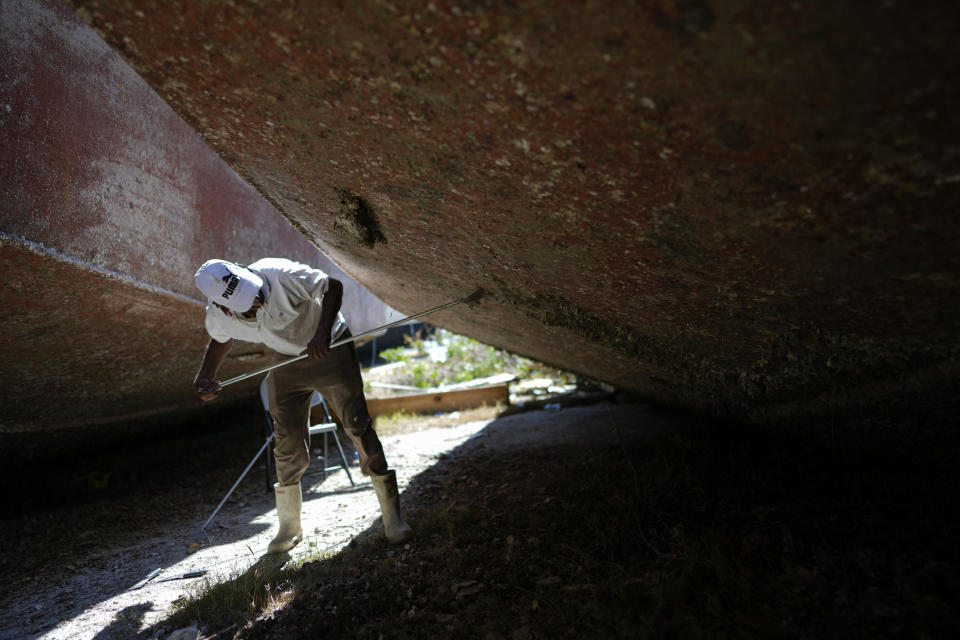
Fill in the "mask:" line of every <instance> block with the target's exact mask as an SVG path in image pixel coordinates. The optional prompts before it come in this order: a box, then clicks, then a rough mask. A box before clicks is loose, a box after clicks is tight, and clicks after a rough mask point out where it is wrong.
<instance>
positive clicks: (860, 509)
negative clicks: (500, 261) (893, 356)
mask: <svg viewBox="0 0 960 640" xmlns="http://www.w3.org/2000/svg"><path fill="white" fill-rule="evenodd" d="M552 409H553V410H543V409H539V408H537V409H535V410H531V411H525V412H521V413H515V414H512V415H500V416H497V415H493V413H492V412H489V411H487V412H486V413H483V412H480V413H473V414H471V413H470V412H462V413H461V414H459V415H456V416H449V415H448V416H437V417H432V418H428V419H418V420H413V421H408V422H406V423H399V424H397V423H394V424H389V425H388V424H385V429H384V434H383V440H384V444H385V447H386V450H387V452H388V455H389V457H390V461H391V465H392V466H393V467H394V468H395V469H397V472H398V477H399V480H400V485H401V492H402V497H401V502H402V505H403V508H404V511H405V513H406V515H407V519H408V520H409V522H410V523H411V525H412V526H413V527H414V529H415V532H416V533H415V537H414V538H413V539H412V540H411V541H410V542H409V543H406V544H404V545H400V546H390V545H388V544H387V543H386V542H385V541H384V540H383V539H382V538H381V537H380V534H379V531H380V528H379V522H378V519H377V516H378V512H377V505H376V499H375V496H374V494H373V491H372V488H371V487H370V484H369V481H368V480H366V479H364V478H361V477H360V476H359V474H358V473H357V472H356V471H355V470H352V473H353V480H354V481H356V485H353V484H351V482H350V481H349V479H348V478H347V476H346V474H345V473H344V472H343V471H342V470H338V471H335V472H332V473H331V474H329V475H328V476H327V477H326V478H324V477H323V474H322V472H321V470H320V468H319V467H320V465H319V464H317V463H316V462H315V463H314V465H313V466H312V467H311V470H310V471H309V472H308V476H307V477H306V478H305V484H304V486H305V495H304V531H305V540H304V541H303V542H302V543H301V544H300V545H298V546H297V547H295V548H294V550H293V551H292V553H291V554H289V555H288V556H287V555H285V556H281V557H279V559H278V558H273V559H266V558H264V557H262V555H261V554H262V551H263V549H264V548H265V546H266V543H267V541H269V539H270V538H271V537H272V535H273V530H274V527H275V512H274V511H273V508H274V504H273V498H272V494H270V493H268V492H267V491H266V490H265V487H266V479H265V472H264V468H263V466H262V465H261V464H259V463H258V464H257V465H255V466H254V468H253V469H252V470H251V472H250V475H249V476H248V477H247V478H246V479H245V480H244V482H243V483H241V484H240V486H239V488H238V490H237V492H236V493H235V494H234V496H233V497H232V498H231V499H230V500H229V501H228V502H227V503H226V505H225V506H224V508H223V510H222V511H221V512H220V513H219V514H218V516H217V518H216V519H215V520H214V521H213V522H212V523H211V525H210V526H209V527H208V532H209V538H208V537H207V536H205V535H203V534H201V533H200V532H199V531H198V529H199V527H200V525H201V524H203V522H204V521H205V520H206V519H207V517H209V515H210V513H211V512H212V510H213V508H214V507H215V506H216V505H217V503H218V502H219V501H220V499H221V498H222V496H223V494H224V493H225V491H226V490H227V489H228V488H229V487H230V485H231V484H232V483H233V481H234V480H235V479H236V477H237V476H238V475H239V473H240V472H241V471H242V470H243V468H244V466H245V465H246V464H247V462H248V461H249V459H250V458H251V457H252V455H253V453H254V452H255V451H256V450H257V448H258V447H259V446H260V444H261V443H262V440H260V441H258V438H259V437H260V431H259V429H261V428H262V426H261V425H259V424H258V422H257V420H256V419H255V418H256V417H255V416H251V417H250V419H249V420H248V421H247V423H246V424H242V423H241V424H235V425H223V426H220V427H219V428H212V429H211V431H210V432H208V433H202V434H196V435H193V436H190V437H186V438H183V439H181V440H180V441H179V442H165V443H155V446H154V447H152V451H151V452H150V454H149V455H146V454H144V455H142V456H137V455H133V454H129V455H127V456H125V457H122V459H124V460H126V462H125V463H123V464H120V463H118V462H116V460H117V458H118V457H117V456H115V455H114V456H106V457H105V458H104V459H103V460H100V461H88V464H86V465H85V466H84V465H80V466H77V467H75V468H73V469H70V470H63V472H62V474H61V477H60V478H59V479H60V480H61V482H62V484H63V487H64V488H63V493H64V497H65V499H64V500H63V501H62V504H60V505H57V504H50V503H49V501H46V502H45V503H44V502H43V501H38V502H37V504H34V505H32V506H31V504H27V503H23V502H22V503H20V504H19V505H18V506H17V508H16V509H8V513H5V515H4V520H3V527H2V531H3V533H2V534H0V545H2V546H0V549H2V551H3V554H2V558H3V566H2V569H3V571H2V573H0V576H2V577H0V593H2V607H0V638H4V639H6V638H11V639H12V638H17V639H20V638H95V639H97V640H107V639H112V638H132V637H139V638H155V639H158V640H174V639H176V640H194V639H195V638H204V639H211V638H319V637H326V638H347V637H349V638H424V637H456V636H460V637H464V638H489V639H491V640H496V639H500V638H510V639H516V640H522V639H527V638H594V637H597V638H599V637H604V638H609V637H618V638H621V637H622V638H633V637H683V638H687V637H691V638H696V637H758V638H759V637H763V638H769V637H789V638H805V637H816V638H823V637H837V638H840V637H843V638H851V637H864V638H866V637H871V638H875V637H909V638H947V637H955V635H956V632H957V631H958V630H960V624H958V614H957V613H956V612H957V611H958V610H960V607H958V604H960V602H958V593H960V589H958V578H957V576H958V572H957V568H958V567H960V561H958V560H960V558H958V552H957V549H956V545H955V540H956V534H957V526H956V524H957V522H956V520H957V518H956V513H957V512H958V511H957V506H958V504H957V502H958V501H957V498H956V495H955V491H954V489H953V488H954V487H955V486H958V485H957V482H956V480H957V479H958V478H957V477H956V476H957V471H956V470H955V467H956V464H955V462H956V448H955V447H941V448H937V450H936V452H935V454H933V455H931V454H929V453H926V452H925V453H924V455H923V456H922V457H920V456H919V454H917V455H914V453H912V452H910V451H909V450H907V449H906V448H903V447H900V448H898V449H895V450H886V451H880V452H875V451H869V452H868V451H865V450H864V449H863V448H862V447H860V446H859V445H856V444H843V445H841V444H839V443H834V444H832V445H829V446H826V445H823V444H822V443H820V444H817V443H810V442H804V441H798V440H795V439H790V438H772V437H768V436H760V435H758V434H753V433H743V432H740V431H738V430H735V429H731V428H730V427H729V426H725V427H724V428H723V429H722V430H716V429H714V428H712V426H711V425H705V424H704V423H703V422H702V421H700V420H697V419H694V418H690V417H687V416H683V415H680V414H674V413H671V412H668V411H664V410H660V409H657V408H655V407H651V406H648V405H643V404H630V403H624V404H617V403H612V402H601V403H598V404H593V405H588V406H566V407H562V408H560V409H556V408H553V407H552ZM718 434H722V435H718ZM108 460H109V461H113V466H112V467H110V466H109V465H108V464H107V461H108ZM353 469H355V468H353ZM67 478H70V480H69V481H68V480H67ZM71 483H72V484H71ZM78 485H81V486H79V487H78ZM71 486H72V487H73V489H70V487H71ZM54 491H56V489H54ZM71 496H72V497H71ZM68 497H69V498H70V499H69V500H68V499H66V498H68ZM157 568H160V569H161V572H160V574H159V575H158V576H156V578H155V579H154V580H153V581H151V582H150V583H148V584H147V585H146V586H144V587H142V588H140V589H136V590H131V589H130V587H131V586H132V585H133V584H134V583H136V582H137V581H138V580H141V579H142V578H144V577H145V576H147V574H148V573H150V572H151V571H152V570H154V569H157ZM198 570H203V571H206V574H205V575H204V576H203V577H200V578H192V579H189V578H188V579H177V576H180V575H182V574H184V573H188V572H190V571H198ZM171 578H172V579H171ZM161 580H165V581H161Z"/></svg>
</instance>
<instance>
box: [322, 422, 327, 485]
mask: <svg viewBox="0 0 960 640" xmlns="http://www.w3.org/2000/svg"><path fill="white" fill-rule="evenodd" d="M322 466H323V479H324V480H326V479H327V432H326V431H324V432H323V465H322Z"/></svg>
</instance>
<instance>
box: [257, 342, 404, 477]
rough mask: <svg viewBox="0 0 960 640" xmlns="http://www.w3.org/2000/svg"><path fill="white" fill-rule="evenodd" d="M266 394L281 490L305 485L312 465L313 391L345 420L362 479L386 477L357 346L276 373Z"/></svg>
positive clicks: (305, 360)
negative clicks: (309, 422) (304, 478)
mask: <svg viewBox="0 0 960 640" xmlns="http://www.w3.org/2000/svg"><path fill="white" fill-rule="evenodd" d="M346 336H349V333H347V334H345V337H346ZM267 390H268V393H269V394H270V416H271V417H272V418H273V428H274V433H275V438H274V458H275V459H276V461H277V482H278V483H279V484H280V485H290V484H296V483H297V482H300V477H301V476H303V474H304V472H305V471H306V470H307V466H308V465H309V464H310V432H309V431H308V427H307V420H308V414H309V410H310V397H311V396H312V395H313V392H314V390H316V391H319V392H320V395H322V396H323V397H324V399H325V400H326V401H327V406H328V407H330V409H331V410H332V411H333V412H334V413H336V415H337V416H338V417H339V418H340V420H341V426H342V427H343V430H344V431H345V432H346V433H347V435H348V436H349V437H350V440H351V441H353V446H354V447H356V449H357V454H358V456H359V458H360V470H361V471H362V472H363V474H364V475H370V474H371V473H373V474H377V475H382V474H384V473H386V472H387V460H386V458H385V457H384V454H383V445H381V444H380V438H379V437H377V432H376V431H374V429H373V420H372V419H371V418H370V414H369V413H368V412H367V400H366V398H365V397H364V395H363V379H362V378H361V377H360V360H359V359H358V358H357V350H356V347H355V346H354V345H353V343H349V344H345V345H342V346H339V347H337V348H336V349H332V350H331V351H330V352H329V353H328V354H327V355H326V356H324V357H322V358H319V359H317V360H313V359H311V358H304V359H303V360H299V361H297V362H294V363H293V364H288V365H286V366H284V367H280V368H277V369H274V370H273V371H271V372H270V375H269V376H268V377H267Z"/></svg>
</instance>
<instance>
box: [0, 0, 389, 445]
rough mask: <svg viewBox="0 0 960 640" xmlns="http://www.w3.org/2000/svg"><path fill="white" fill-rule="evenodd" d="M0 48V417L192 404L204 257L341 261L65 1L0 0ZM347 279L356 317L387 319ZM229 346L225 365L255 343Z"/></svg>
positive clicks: (51, 420)
mask: <svg viewBox="0 0 960 640" xmlns="http://www.w3.org/2000/svg"><path fill="white" fill-rule="evenodd" d="M0 59H2V60H3V67H2V70H0V74H2V75H0V79H2V82H0V168H2V171H0V194H2V199H0V200H2V206H0V244H2V248H0V256H2V258H0V259H2V265H3V279H4V288H5V291H6V292H7V295H5V296H4V303H3V305H2V306H0V323H2V325H3V326H4V337H3V340H2V354H0V359H2V362H3V366H2V372H0V376H2V392H0V405H2V407H3V410H2V425H0V432H3V433H16V432H29V431H35V430H49V429H70V428H74V427H82V426H84V425H93V424H106V423H117V424H120V423H122V422H124V421H128V422H130V421H131V420H132V421H134V422H135V421H136V419H137V417H138V416H149V415H157V414H161V413H164V412H169V411H175V412H183V411H192V410H193V409H194V408H195V407H196V405H197V404H198V401H197V399H196V397H195V394H194V393H193V391H192V388H191V382H192V378H193V375H194V373H195V372H196V369H197V367H198V365H199V361H200V358H201V357H202V354H203V348H204V345H205V344H206V341H207V338H206V337H205V333H204V329H203V305H202V301H201V300H200V295H199V292H198V291H196V289H195V287H194V285H193V278H192V276H193V273H194V271H195V270H196V268H197V266H199V265H200V264H201V263H202V262H203V261H204V260H206V259H207V258H210V257H223V258H228V259H234V260H237V261H239V262H245V261H251V260H253V259H256V258H259V257H263V256H270V255H280V256H285V257H290V258H293V259H298V260H302V261H304V262H309V263H312V264H315V265H317V266H320V267H323V268H325V269H327V270H328V271H330V272H332V273H334V274H335V275H338V276H341V277H343V275H344V274H343V272H342V271H341V270H340V269H339V268H337V267H336V266H335V265H334V264H333V263H332V262H331V261H330V260H329V259H328V258H326V257H324V256H323V255H322V254H320V253H319V252H318V251H317V249H316V247H314V246H313V245H312V244H311V243H310V242H309V241H307V240H306V239H304V238H303V236H302V235H301V234H300V233H299V232H298V231H297V230H296V229H294V228H293V227H292V226H291V225H290V223H289V222H288V221H287V220H286V219H285V218H283V217H282V216H281V215H279V214H278V213H277V212H276V210H275V209H273V207H272V206H271V205H270V204H269V203H268V202H266V201H265V200H264V199H263V198H262V197H261V196H260V195H259V194H258V193H257V192H256V191H255V190H254V189H252V188H251V187H250V186H249V185H247V184H246V183H245V182H244V181H243V180H242V179H240V178H239V177H238V176H237V175H236V173H235V172H234V171H232V170H231V169H230V167H229V166H228V165H227V164H226V163H224V162H223V161H222V160H221V159H220V158H219V157H218V156H217V154H216V153H214V152H213V151H212V150H211V149H210V148H209V147H208V146H207V145H206V144H205V143H204V142H203V140H202V139H201V138H200V137H199V136H198V135H197V134H196V132H194V130H193V129H192V128H191V127H190V126H189V125H187V124H186V123H185V122H184V121H183V120H182V119H181V118H180V117H179V116H178V115H177V114H176V113H175V112H174V111H173V110H172V109H170V107H169V106H168V105H167V104H166V103H164V101H163V100H162V99H160V97H159V96H157V94H156V93H155V92H154V91H153V90H152V89H151V88H150V87H149V86H148V85H147V84H146V83H145V82H144V81H143V80H142V79H141V78H140V77H139V76H138V75H137V74H136V73H135V72H134V71H133V70H132V69H130V67H129V66H128V65H127V64H126V63H125V62H124V61H123V60H122V58H120V56H118V55H117V54H116V53H115V52H114V51H113V50H112V49H111V48H110V47H109V46H108V45H107V44H106V43H104V42H103V40H102V39H101V38H100V37H99V36H97V34H96V33H95V32H94V31H93V30H92V29H91V28H90V27H89V26H88V25H87V24H86V23H84V22H83V21H82V20H80V19H79V18H78V17H77V16H76V14H75V13H74V11H73V10H72V9H71V8H69V7H68V6H65V5H63V4H60V3H55V2H4V3H3V4H2V5H0ZM346 287H347V296H346V298H347V299H346V303H345V311H346V312H347V314H348V315H349V316H350V319H351V321H352V322H353V323H354V326H355V327H357V328H359V329H367V328H371V327H374V326H378V325H380V324H382V323H383V322H384V321H385V320H386V319H387V317H388V314H389V313H390V311H391V310H390V309H389V308H388V307H386V306H385V305H384V304H383V303H382V302H380V301H379V300H377V299H376V298H375V297H374V296H373V295H372V294H370V293H369V292H368V291H366V290H365V289H363V288H362V287H360V286H359V285H357V284H356V283H355V282H353V281H352V280H350V279H347V282H346ZM233 356H234V357H232V358H231V359H230V360H229V361H228V363H227V364H226V366H225V370H224V372H223V373H224V375H225V376H229V375H236V374H238V373H241V372H243V371H246V370H249V369H250V368H251V367H253V366H256V365H258V364H262V363H265V362H267V361H268V357H269V356H268V355H267V354H266V353H265V350H264V349H263V348H262V347H254V346H252V345H239V346H238V347H237V348H236V349H235V353H234V354H233ZM254 384H255V383H254ZM247 387H248V388H246V389H243V388H241V389H238V390H237V391H232V392H231V394H232V395H234V396H237V395H241V394H243V393H248V394H249V393H251V392H252V388H250V385H247Z"/></svg>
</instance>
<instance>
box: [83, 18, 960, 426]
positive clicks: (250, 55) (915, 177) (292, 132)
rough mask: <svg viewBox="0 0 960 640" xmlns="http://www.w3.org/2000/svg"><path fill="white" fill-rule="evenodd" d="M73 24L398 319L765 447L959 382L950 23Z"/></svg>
mask: <svg viewBox="0 0 960 640" xmlns="http://www.w3.org/2000/svg"><path fill="white" fill-rule="evenodd" d="M72 4H73V6H74V7H76V8H77V10H78V13H79V14H80V15H81V16H82V17H84V19H86V20H88V21H90V23H91V24H92V25H94V27H95V28H96V29H97V30H98V32H99V33H101V34H102V35H103V36H104V38H105V39H106V40H107V41H108V42H109V43H110V44H111V45H112V46H113V47H115V48H116V50H118V51H119V52H121V53H122V54H123V56H124V57H125V58H126V59H127V60H128V61H130V62H131V64H132V65H133V67H134V68H135V69H136V70H137V71H138V72H139V73H140V74H141V75H142V76H143V77H144V78H145V79H146V80H147V81H148V82H149V83H150V85H151V86H153V87H154V88H156V90H157V91H158V92H159V93H160V94H161V95H162V96H163V98H164V99H165V100H167V101H168V102H169V103H170V104H171V105H172V106H173V107H174V108H175V109H176V110H177V112H178V113H179V114H181V115H182V116H183V117H184V118H185V119H186V120H187V121H188V122H189V123H190V124H191V125H192V126H193V127H194V128H195V129H196V130H197V131H199V132H200V133H201V135H202V136H203V137H204V139H205V140H206V141H207V142H208V143H209V144H210V145H211V146H213V147H214V148H215V149H216V150H217V151H218V153H219V154H220V155H221V157H223V158H224V159H225V160H227V162H228V163H230V164H231V165H232V166H233V167H234V168H235V169H236V170H237V171H238V173H240V175H242V176H243V177H244V178H245V179H246V180H247V181H248V182H249V183H250V184H251V185H253V186H254V187H255V188H256V189H257V190H258V191H259V192H260V193H261V194H263V195H264V196H266V197H267V198H268V199H269V200H270V201H271V202H272V203H274V204H275V205H276V206H277V207H278V208H279V209H280V210H281V211H282V213H283V214H284V215H285V216H286V217H287V218H288V219H289V220H291V221H292V222H293V223H294V225H295V226H296V227H298V228H299V229H301V230H302V231H303V232H304V233H305V234H306V236H307V237H308V238H309V239H310V240H312V241H313V242H315V243H316V244H317V245H318V246H319V247H321V248H322V249H323V250H324V251H326V252H327V253H328V254H329V255H330V256H332V257H333V258H334V259H335V260H336V261H337V262H338V263H340V264H342V265H344V266H345V267H346V268H348V270H349V271H350V272H351V274H353V275H354V276H356V277H357V279H358V280H359V281H360V282H361V283H363V284H365V285H366V286H368V287H369V288H370V289H371V290H372V291H374V292H375V293H377V294H379V295H381V297H383V298H384V299H385V300H386V301H387V302H388V303H390V304H391V305H392V306H394V307H396V308H398V309H401V310H404V311H407V312H410V311H414V310H418V309H422V308H428V307H430V306H434V305H436V304H439V303H440V302H443V301H445V300H447V299H452V298H455V297H457V296H460V295H464V294H465V293H468V292H470V291H472V290H473V289H474V288H475V287H476V286H478V285H479V286H483V287H484V288H485V289H486V290H487V291H488V293H489V296H488V297H487V298H486V299H485V300H484V303H483V304H482V305H481V306H480V307H479V308H477V309H463V308H462V309H458V310H452V311H448V312H444V314H443V315H442V316H439V317H437V318H436V321H437V322H438V323H440V324H442V325H444V326H447V327H449V328H451V329H453V330H456V331H459V332H462V333H466V334H468V335H471V336H473V337H476V338H478V339H481V340H484V341H486V342H489V343H492V344H495V345H497V346H502V347H506V348H510V349H513V350H515V351H518V352H520V353H523V354H526V355H532V356H534V357H537V358H539V359H541V360H543V361H546V362H549V363H553V364H558V365H561V366H564V367H566V368H568V369H572V370H575V371H578V372H580V373H585V374H588V375H592V376H595V377H597V378H600V379H603V380H607V381H609V382H613V383H615V384H617V385H619V386H621V387H625V388H628V389H633V390H635V391H638V392H641V393H643V394H647V395H649V396H652V397H655V398H659V399H661V400H664V401H668V402H671V403H676V404H680V405H684V406H688V407H694V408H697V409H701V410H706V411H711V412H715V413H717V414H720V415H724V416H727V417H736V418H747V419H752V420H756V421H783V420H789V419H790V418H792V417H796V416H798V415H803V414H804V412H807V411H810V412H813V413H816V414H817V415H821V416H823V415H831V416H836V415H839V414H841V413H843V412H845V411H849V412H850V413H851V414H852V415H854V416H866V415H869V414H871V413H876V410H875V407H876V406H878V405H877V403H878V401H880V400H883V399H886V398H889V397H893V396H896V397H898V398H899V399H900V400H902V401H904V402H908V403H909V402H915V401H916V393H918V392H919V391H921V390H924V389H932V388H944V387H949V386H950V384H951V383H953V382H955V380H956V369H957V351H958V342H957V334H958V329H960V326H958V320H957V318H958V317H960V314H958V313H957V311H958V310H957V300H958V296H957V293H958V287H960V265H958V258H957V252H956V247H957V246H958V242H957V241H958V239H960V238H958V222H957V211H958V205H960V178H958V176H960V154H958V153H957V151H956V150H957V149H958V148H960V124H958V119H957V115H956V113H957V112H956V108H955V106H956V104H957V103H958V98H960V96H958V84H960V83H957V82H956V70H957V68H960V50H958V49H960V48H958V47H956V34H957V32H958V15H957V11H956V9H955V3H951V2H945V1H944V2H941V1H935V0H929V1H922V2H919V3H876V2H867V1H857V2H845V3H839V4H838V3H835V2H827V1H826V0H818V1H814V2H804V3H783V2H778V1H775V0H757V1H756V2H744V1H742V0H716V1H707V0H695V1H691V2H672V1H670V0H665V1H663V2H653V3H627V2H619V1H615V0H608V1H605V0H598V1H593V2H589V3H586V4H584V3H581V2H572V1H559V2H509V3H507V2H504V3H497V2H463V3H453V2H444V1H442V0H437V1H434V2H431V3H429V4H428V5H424V4H423V3H414V2H402V1H400V2H374V1H369V2H350V3H346V2H344V3H337V4H334V3H326V2H321V3H314V2H286V1H281V0H266V1H263V2H258V3H208V2H201V1H198V0H183V1H181V2H178V3H177V4H176V5H175V7H170V6H168V5H166V4H164V3H155V2H150V1H147V0H140V1H133V2H130V1H128V0H123V1H122V2H121V1H119V0H117V1H115V0H73V2H72Z"/></svg>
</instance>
